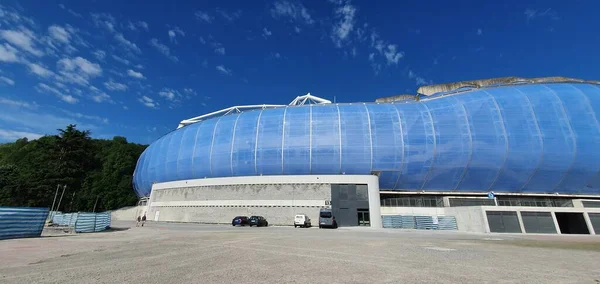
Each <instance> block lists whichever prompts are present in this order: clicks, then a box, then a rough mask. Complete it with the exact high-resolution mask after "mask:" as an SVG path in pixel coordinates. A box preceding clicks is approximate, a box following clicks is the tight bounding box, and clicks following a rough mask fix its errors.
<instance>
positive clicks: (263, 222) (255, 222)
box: [248, 216, 269, 227]
mask: <svg viewBox="0 0 600 284" xmlns="http://www.w3.org/2000/svg"><path fill="white" fill-rule="evenodd" d="M248 225H250V227H252V226H256V227H267V226H269V222H267V219H265V217H263V216H252V217H250V219H248Z"/></svg>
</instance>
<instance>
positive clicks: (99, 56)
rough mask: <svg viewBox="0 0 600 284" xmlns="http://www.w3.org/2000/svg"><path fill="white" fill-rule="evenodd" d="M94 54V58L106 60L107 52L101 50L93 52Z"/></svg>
mask: <svg viewBox="0 0 600 284" xmlns="http://www.w3.org/2000/svg"><path fill="white" fill-rule="evenodd" d="M92 54H94V56H95V57H96V59H98V60H104V58H105V57H106V52H104V51H103V50H100V49H98V50H96V51H94V52H92Z"/></svg>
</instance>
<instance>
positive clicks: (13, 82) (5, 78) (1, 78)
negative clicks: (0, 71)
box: [0, 76, 15, 86]
mask: <svg viewBox="0 0 600 284" xmlns="http://www.w3.org/2000/svg"><path fill="white" fill-rule="evenodd" d="M0 81H2V82H4V83H6V84H8V85H11V86H14V85H15V81H13V80H12V79H10V78H7V77H4V76H0Z"/></svg>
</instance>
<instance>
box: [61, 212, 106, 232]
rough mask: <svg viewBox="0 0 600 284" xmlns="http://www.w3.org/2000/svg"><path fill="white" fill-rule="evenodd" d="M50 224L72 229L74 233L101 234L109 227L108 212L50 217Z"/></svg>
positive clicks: (62, 214)
mask: <svg viewBox="0 0 600 284" xmlns="http://www.w3.org/2000/svg"><path fill="white" fill-rule="evenodd" d="M52 223H55V224H57V225H60V226H69V227H74V228H75V232H76V233H92V232H101V231H104V230H106V229H107V228H108V227H110V212H102V213H88V212H78V213H66V214H64V213H60V212H56V213H55V214H54V216H53V217H52Z"/></svg>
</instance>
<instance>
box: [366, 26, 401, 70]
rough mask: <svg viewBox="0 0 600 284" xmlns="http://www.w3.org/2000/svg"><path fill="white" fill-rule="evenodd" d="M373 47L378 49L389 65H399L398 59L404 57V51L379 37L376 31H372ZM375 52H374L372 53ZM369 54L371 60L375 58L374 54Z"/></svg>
mask: <svg viewBox="0 0 600 284" xmlns="http://www.w3.org/2000/svg"><path fill="white" fill-rule="evenodd" d="M371 47H372V48H375V50H377V53H378V54H379V55H381V56H383V58H384V59H385V61H386V63H387V65H392V64H393V65H397V64H398V61H399V60H400V59H401V58H403V57H404V52H402V51H399V50H398V46H397V45H395V44H390V43H387V42H386V41H384V40H382V39H380V38H379V34H377V33H376V32H373V33H371ZM371 54H373V53H371ZM371 54H370V55H369V57H370V58H369V59H370V60H371V61H373V60H374V55H371Z"/></svg>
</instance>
